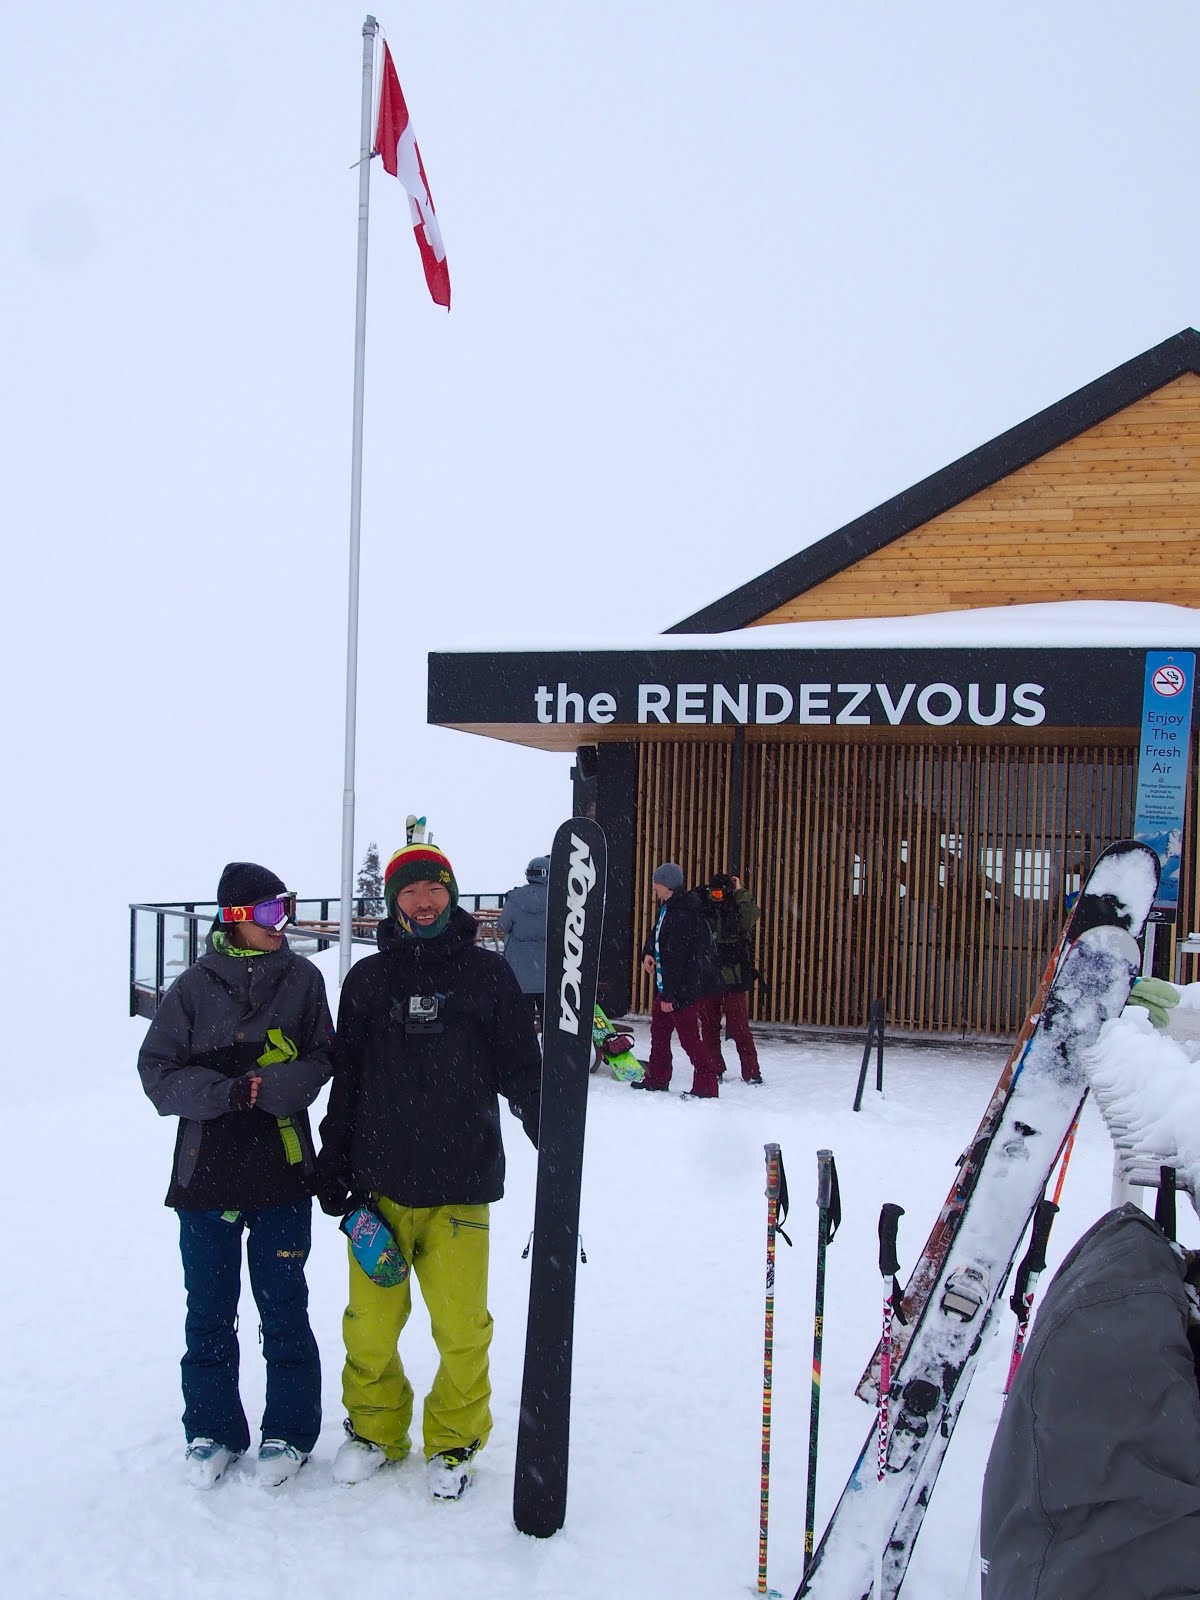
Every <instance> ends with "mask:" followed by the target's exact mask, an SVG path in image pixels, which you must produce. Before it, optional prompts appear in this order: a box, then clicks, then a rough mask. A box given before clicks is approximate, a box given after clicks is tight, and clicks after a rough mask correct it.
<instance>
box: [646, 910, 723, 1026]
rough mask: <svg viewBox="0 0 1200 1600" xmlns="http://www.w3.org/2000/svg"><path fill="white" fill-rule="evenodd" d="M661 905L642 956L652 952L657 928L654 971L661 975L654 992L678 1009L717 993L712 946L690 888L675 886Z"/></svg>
mask: <svg viewBox="0 0 1200 1600" xmlns="http://www.w3.org/2000/svg"><path fill="white" fill-rule="evenodd" d="M662 905H663V906H664V907H665V914H663V917H662V924H661V926H660V925H659V909H658V908H656V909H655V914H654V922H653V923H652V924H651V926H650V932H649V934H648V935H647V937H646V942H645V944H644V945H643V946H642V955H643V957H645V956H652V955H655V943H656V936H655V930H656V929H657V946H658V950H657V960H658V970H659V973H660V974H661V977H662V987H661V988H660V989H659V990H658V993H659V996H660V998H661V999H663V1000H669V1001H670V1002H671V1004H672V1005H673V1006H675V1007H676V1008H678V1009H679V1010H682V1009H683V1008H684V1007H685V1006H690V1005H691V1004H692V1003H693V1002H694V1001H696V1000H699V999H700V998H701V997H702V996H703V995H706V994H719V993H720V992H721V989H722V983H721V975H720V972H719V971H718V968H717V959H716V946H715V945H714V944H713V936H712V930H711V929H710V928H709V926H708V923H707V922H706V920H705V917H704V903H703V901H702V900H701V898H700V896H699V895H698V894H697V893H696V891H695V890H694V889H677V890H676V891H675V893H674V894H673V895H672V896H671V898H670V899H669V900H667V901H664V902H662Z"/></svg>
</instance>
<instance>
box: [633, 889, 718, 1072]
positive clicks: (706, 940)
mask: <svg viewBox="0 0 1200 1600" xmlns="http://www.w3.org/2000/svg"><path fill="white" fill-rule="evenodd" d="M654 898H655V902H656V906H657V911H656V914H655V918H654V926H653V927H652V928H651V930H650V932H649V934H648V936H647V938H646V942H645V944H644V945H643V946H642V965H643V967H644V968H645V970H646V971H647V972H648V973H649V974H650V976H651V977H652V978H653V979H654V1000H653V1005H652V1008H651V1012H650V1061H649V1064H648V1066H647V1068H646V1073H645V1076H644V1077H643V1078H642V1080H641V1082H639V1083H633V1084H631V1085H630V1087H631V1088H634V1089H649V1090H654V1089H658V1090H663V1091H665V1090H666V1089H667V1087H668V1085H669V1084H670V1082H671V1035H672V1034H673V1033H678V1035H679V1042H680V1044H681V1045H682V1046H683V1048H684V1052H685V1053H686V1055H687V1057H688V1060H689V1061H690V1062H691V1063H692V1087H691V1091H690V1095H689V1098H692V1099H696V1100H715V1099H716V1097H717V1095H718V1094H719V1093H720V1088H721V1084H720V1078H719V1073H720V1070H721V1058H720V1055H719V1054H717V1052H716V1051H714V1050H713V1048H712V1046H711V1045H709V1044H706V1043H705V1041H704V1040H703V1039H702V1038H701V1035H700V1001H701V1000H702V999H703V997H704V996H705V995H708V994H712V993H713V992H714V991H717V990H719V989H720V986H721V980H720V974H719V973H718V971H717V966H716V957H715V954H714V946H713V940H712V934H711V933H710V932H709V929H708V925H707V923H706V922H705V920H704V910H703V906H702V904H701V901H700V897H699V896H698V895H697V894H695V893H688V892H687V891H686V890H685V889H684V887H683V870H682V868H680V867H679V866H677V865H676V863H675V862H674V861H666V862H664V863H663V864H662V866H660V867H658V868H656V869H655V873H654Z"/></svg>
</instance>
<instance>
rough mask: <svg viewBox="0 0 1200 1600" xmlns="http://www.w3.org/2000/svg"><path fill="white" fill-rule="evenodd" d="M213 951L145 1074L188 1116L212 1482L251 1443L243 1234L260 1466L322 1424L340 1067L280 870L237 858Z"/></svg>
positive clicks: (201, 1460)
mask: <svg viewBox="0 0 1200 1600" xmlns="http://www.w3.org/2000/svg"><path fill="white" fill-rule="evenodd" d="M217 899H218V902H219V906H220V910H219V911H218V915H217V919H216V921H215V922H214V923H213V929H212V932H211V933H210V934H209V937H208V941H207V943H206V945H205V951H204V954H203V955H202V956H201V957H200V959H199V960H198V961H197V962H195V963H194V964H193V965H192V966H190V967H189V968H188V969H187V971H186V972H185V973H183V974H182V976H181V977H180V978H179V980H178V982H176V983H175V984H173V985H172V987H171V988H170V989H168V990H167V992H166V994H165V995H164V996H163V1000H162V1004H161V1005H160V1006H159V1008H158V1010H157V1012H156V1013H155V1015H154V1018H153V1020H152V1022H151V1024H150V1029H149V1032H148V1033H147V1034H146V1037H145V1040H144V1041H143V1043H142V1048H141V1053H140V1054H139V1056H138V1072H139V1073H140V1075H141V1079H142V1087H143V1088H144V1089H145V1091H146V1093H147V1095H148V1096H149V1097H150V1099H151V1101H152V1102H153V1104H154V1106H155V1107H156V1108H157V1110H158V1112H159V1114H160V1115H161V1116H164V1117H178V1118H179V1131H178V1134H177V1136H176V1140H175V1160H174V1165H173V1168H172V1173H171V1184H170V1187H169V1189H168V1190H167V1199H166V1203H167V1205H169V1206H172V1207H174V1209H175V1210H176V1212H177V1213H178V1215H179V1248H180V1253H181V1255H182V1257H183V1276H184V1284H185V1287H186V1289H187V1324H186V1340H187V1349H186V1353H185V1354H184V1357H183V1362H182V1374H183V1400H184V1411H183V1426H184V1432H185V1434H186V1436H187V1440H188V1450H187V1472H188V1477H189V1479H190V1481H191V1482H192V1483H193V1484H194V1485H195V1486H196V1487H197V1488H209V1487H211V1486H212V1485H213V1484H214V1483H216V1482H217V1480H218V1479H219V1478H220V1477H221V1475H222V1474H223V1473H224V1471H225V1469H226V1467H228V1466H229V1464H230V1462H232V1461H233V1460H234V1459H235V1458H236V1457H237V1456H239V1455H241V1454H243V1453H244V1452H245V1451H246V1450H248V1449H249V1447H250V1431H249V1428H248V1427H247V1424H246V1415H245V1412H244V1411H243V1409H242V1403H241V1400H240V1398H239V1396H238V1340H237V1308H238V1295H239V1292H240V1289H241V1262H242V1243H241V1241H242V1231H243V1229H245V1230H246V1233H247V1247H246V1254H247V1259H248V1262H249V1267H250V1287H251V1289H252V1291H253V1293H254V1299H255V1303H256V1304H257V1306H258V1311H259V1316H260V1317H261V1319H262V1327H261V1333H262V1346H263V1355H264V1357H265V1358H266V1363H267V1397H266V1406H265V1409H264V1411H263V1418H262V1443H261V1445H260V1448H259V1454H258V1462H257V1468H256V1471H257V1476H258V1478H259V1481H260V1482H263V1483H267V1484H269V1485H274V1486H278V1485H279V1484H282V1483H283V1482H285V1481H286V1480H287V1479H288V1478H290V1477H291V1476H292V1475H293V1474H294V1473H295V1472H297V1471H298V1470H299V1468H300V1467H301V1466H303V1464H304V1462H305V1461H307V1460H308V1456H309V1453H310V1452H311V1450H312V1448H313V1446H314V1445H315V1444H316V1441H317V1434H318V1433H319V1432H320V1428H321V1367H320V1360H319V1357H318V1354H317V1345H316V1340H315V1339H314V1338H313V1334H312V1329H311V1328H310V1327H309V1322H308V1286H307V1283H306V1282H305V1278H304V1264H305V1261H306V1260H307V1258H308V1251H309V1244H310V1237H311V1218H312V1198H311V1196H312V1182H313V1177H314V1173H315V1159H314V1152H313V1143H312V1135H311V1133H310V1132H309V1126H308V1114H307V1111H306V1107H308V1106H310V1105H311V1104H312V1102H313V1101H314V1100H315V1099H316V1097H317V1093H318V1091H319V1089H320V1087H321V1085H322V1084H323V1083H324V1082H325V1081H326V1079H328V1077H329V1076H330V1074H331V1073H332V1071H333V1059H332V1046H333V1025H332V1023H331V1021H330V1017H329V1007H328V1005H327V1004H326V1001H325V984H324V980H323V979H322V977H321V974H320V973H319V972H318V971H317V969H316V967H314V966H313V965H312V963H311V962H309V961H305V960H304V959H303V958H302V957H300V956H296V955H294V954H293V953H292V952H291V950H289V949H288V945H287V940H286V939H285V938H284V934H283V930H284V928H285V927H286V926H287V923H288V920H289V918H290V916H291V914H292V913H293V911H294V910H295V903H296V901H295V896H294V895H290V894H289V893H288V891H287V890H285V888H284V886H283V882H282V880H281V879H279V878H277V877H276V876H275V874H274V873H273V872H270V871H268V870H267V868H265V867H260V866H258V865H256V864H255V863H254V862H250V861H234V862H231V863H230V864H229V865H228V866H227V867H226V868H225V870H224V872H222V874H221V881H220V884H219V886H218V889H217Z"/></svg>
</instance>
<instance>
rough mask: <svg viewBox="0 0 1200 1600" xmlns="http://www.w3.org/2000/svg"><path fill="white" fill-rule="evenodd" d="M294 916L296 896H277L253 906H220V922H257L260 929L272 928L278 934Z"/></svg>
mask: <svg viewBox="0 0 1200 1600" xmlns="http://www.w3.org/2000/svg"><path fill="white" fill-rule="evenodd" d="M295 916H296V896H295V895H294V894H284V895H277V896H276V897H275V899H274V900H260V901H259V902H258V904H257V905H255V906H222V907H221V921H222V922H257V923H258V925H259V927H260V928H273V929H274V930H275V932H276V933H278V932H279V931H280V930H281V929H282V928H284V927H285V926H286V925H287V924H288V923H289V922H291V921H293V920H294V919H295Z"/></svg>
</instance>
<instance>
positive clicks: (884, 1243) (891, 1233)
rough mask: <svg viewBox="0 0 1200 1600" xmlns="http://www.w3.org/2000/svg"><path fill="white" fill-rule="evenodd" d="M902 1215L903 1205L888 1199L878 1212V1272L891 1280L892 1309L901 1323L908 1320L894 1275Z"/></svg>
mask: <svg viewBox="0 0 1200 1600" xmlns="http://www.w3.org/2000/svg"><path fill="white" fill-rule="evenodd" d="M903 1215H904V1207H903V1206H898V1205H893V1204H892V1202H891V1201H890V1200H888V1201H886V1202H885V1203H884V1205H883V1206H882V1207H881V1208H880V1212H879V1274H880V1276H881V1277H883V1278H890V1279H891V1280H892V1288H891V1301H892V1311H893V1314H894V1315H895V1317H896V1319H897V1321H899V1322H901V1323H904V1322H907V1320H908V1319H907V1318H906V1317H905V1315H904V1312H903V1311H902V1310H901V1309H900V1299H901V1293H900V1284H899V1281H898V1279H897V1277H896V1274H897V1273H898V1272H899V1271H900V1258H899V1256H897V1254H896V1234H897V1231H898V1229H899V1227H900V1218H901V1217H902V1216H903Z"/></svg>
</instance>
